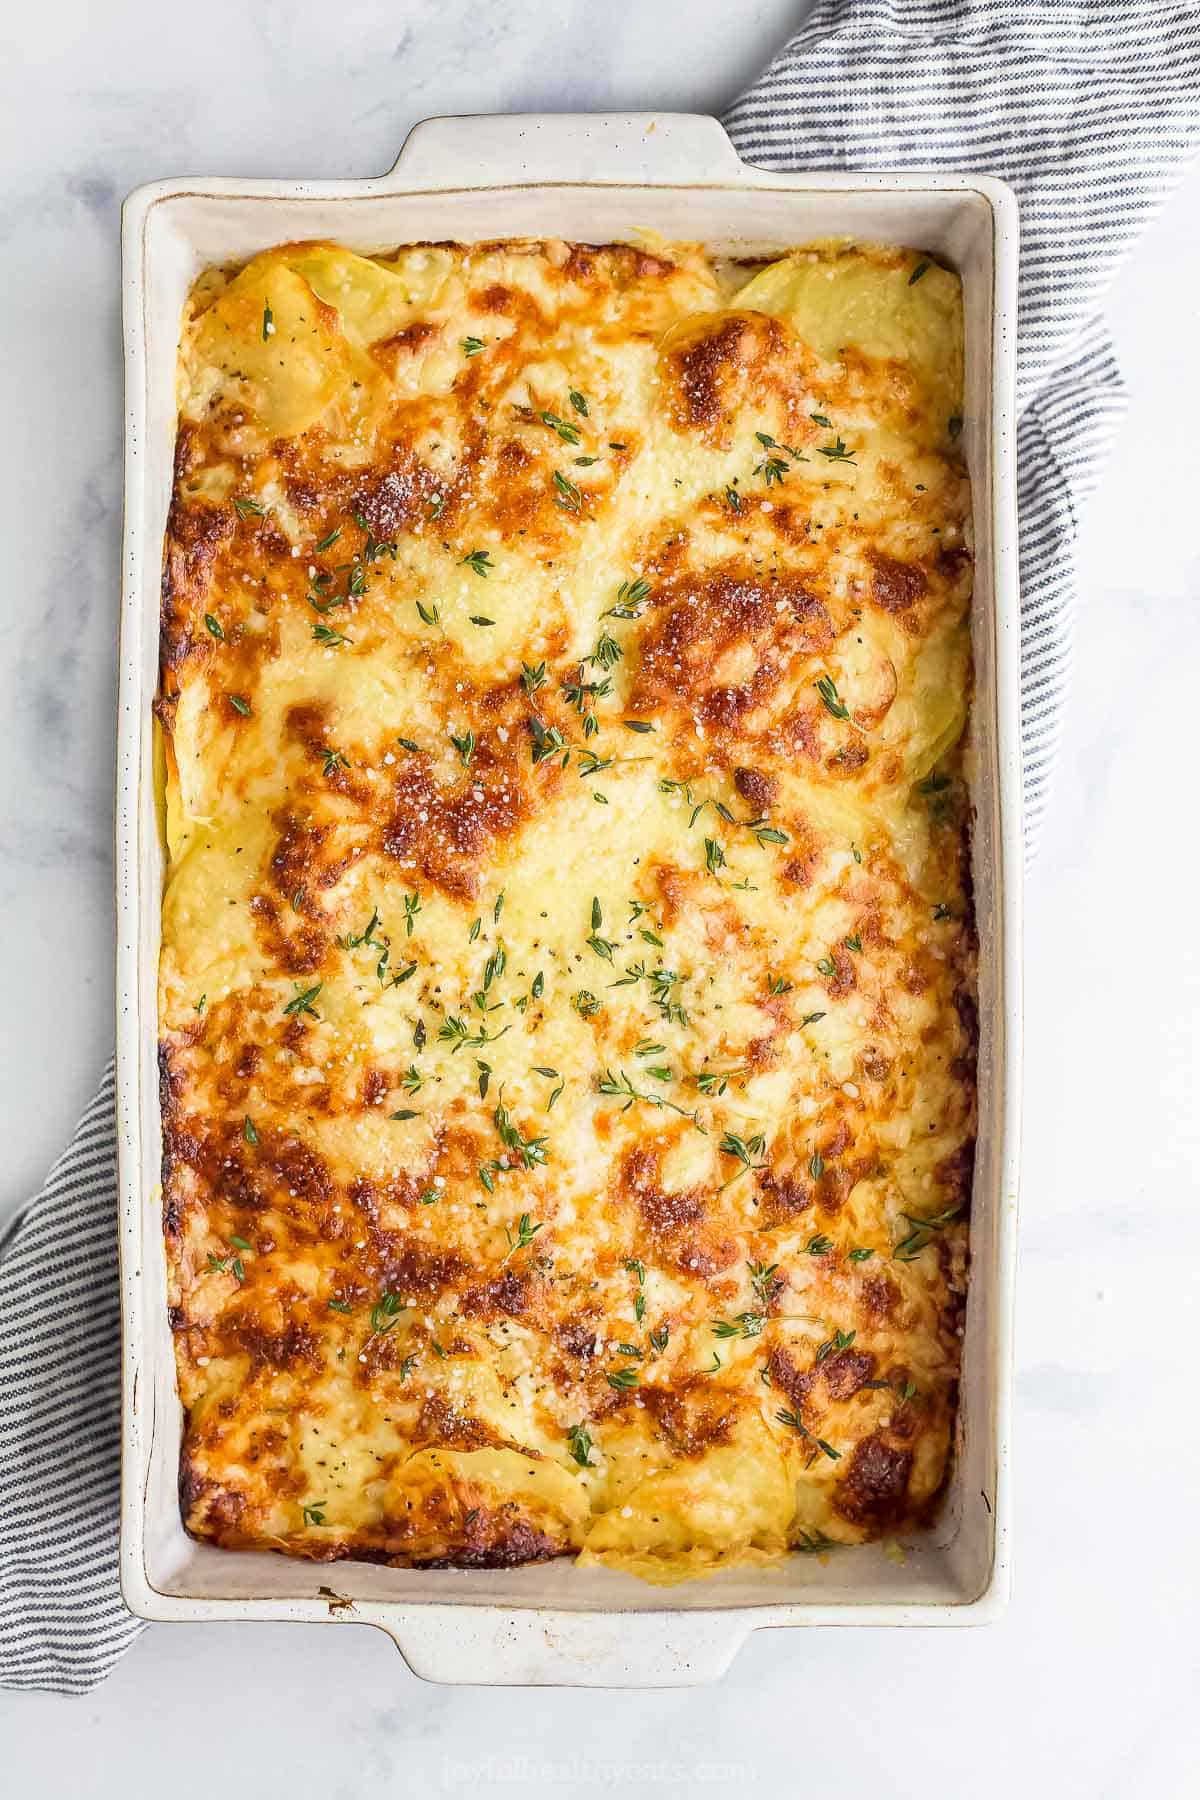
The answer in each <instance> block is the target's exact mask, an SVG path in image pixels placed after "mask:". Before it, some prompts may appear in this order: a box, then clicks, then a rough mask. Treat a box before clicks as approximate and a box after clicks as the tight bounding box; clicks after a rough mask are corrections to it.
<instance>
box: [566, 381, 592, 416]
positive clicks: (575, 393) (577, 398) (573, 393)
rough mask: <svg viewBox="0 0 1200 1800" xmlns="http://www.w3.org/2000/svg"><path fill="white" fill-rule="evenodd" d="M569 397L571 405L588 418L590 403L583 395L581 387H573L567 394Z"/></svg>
mask: <svg viewBox="0 0 1200 1800" xmlns="http://www.w3.org/2000/svg"><path fill="white" fill-rule="evenodd" d="M567 399H568V400H569V401H570V402H571V405H572V406H573V407H574V408H575V411H576V412H577V413H581V414H582V416H583V417H584V418H585V419H586V418H587V416H588V403H587V401H586V400H585V399H584V397H583V395H582V394H581V393H580V391H579V389H578V388H571V389H570V391H569V393H568V394H567Z"/></svg>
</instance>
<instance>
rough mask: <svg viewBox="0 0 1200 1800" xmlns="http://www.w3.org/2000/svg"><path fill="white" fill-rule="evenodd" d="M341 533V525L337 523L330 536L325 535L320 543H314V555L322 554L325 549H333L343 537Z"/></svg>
mask: <svg viewBox="0 0 1200 1800" xmlns="http://www.w3.org/2000/svg"><path fill="white" fill-rule="evenodd" d="M341 535H342V528H341V526H340V525H335V526H334V528H333V530H332V531H331V532H330V533H329V536H328V537H323V538H322V539H321V541H320V543H319V544H314V545H313V555H314V556H320V555H321V554H322V552H323V551H325V550H332V549H333V546H334V545H335V544H336V543H337V541H338V539H339V538H340V537H341Z"/></svg>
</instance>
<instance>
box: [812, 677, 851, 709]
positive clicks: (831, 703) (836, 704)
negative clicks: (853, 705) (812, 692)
mask: <svg viewBox="0 0 1200 1800" xmlns="http://www.w3.org/2000/svg"><path fill="white" fill-rule="evenodd" d="M813 685H814V686H815V688H816V690H817V692H818V694H820V696H821V698H822V700H823V701H824V702H825V708H826V711H828V712H831V713H832V714H833V716H834V718H835V719H848V718H849V717H850V709H849V708H848V707H847V706H846V705H845V704H844V703H843V701H842V700H841V698H840V697H839V695H838V691H837V688H836V687H835V686H834V684H833V682H832V681H831V680H830V678H829V676H828V675H822V676H821V678H820V680H819V681H816V682H814V684H813Z"/></svg>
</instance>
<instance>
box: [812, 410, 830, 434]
mask: <svg viewBox="0 0 1200 1800" xmlns="http://www.w3.org/2000/svg"><path fill="white" fill-rule="evenodd" d="M808 416H809V418H810V419H811V420H812V422H813V424H814V425H823V426H824V427H825V429H826V431H832V430H833V420H832V419H827V418H826V417H825V414H824V413H809V415H808Z"/></svg>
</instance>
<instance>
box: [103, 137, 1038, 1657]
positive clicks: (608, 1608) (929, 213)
mask: <svg viewBox="0 0 1200 1800" xmlns="http://www.w3.org/2000/svg"><path fill="white" fill-rule="evenodd" d="M646 229H649V230H652V231H655V232H658V233H660V234H661V235H662V236H663V237H665V238H667V239H690V240H699V241H701V242H703V243H705V244H706V245H707V246H709V247H710V248H711V249H712V250H715V251H717V252H719V253H734V254H739V255H751V256H753V255H759V254H768V253H771V252H776V251H779V250H782V249H786V248H788V247H789V246H791V245H795V244H800V243H804V242H806V241H809V240H811V239H814V238H821V237H828V236H841V235H854V236H862V237H866V238H878V239H886V240H891V241H894V242H900V243H904V244H907V245H910V246H913V247H915V248H920V249H925V250H932V251H933V252H935V253H936V254H937V255H938V256H939V257H941V258H943V259H944V260H945V261H947V262H948V263H950V264H952V265H953V266H954V267H955V268H957V269H958V270H959V271H960V272H961V274H962V279H963V286H964V295H965V307H966V346H967V357H966V397H965V407H964V412H965V419H966V424H965V429H964V432H963V443H964V446H965V450H966V455H967V460H968V463H969V466H970V471H971V477H972V482H973V488H974V507H975V530H976V539H977V553H978V561H977V572H976V585H975V602H974V643H975V670H976V695H975V710H974V723H973V743H974V753H973V757H972V765H973V781H974V804H975V810H976V820H975V833H974V857H975V881H976V904H977V909H978V921H979V936H980V948H981V964H980V1014H981V1037H980V1047H979V1048H980V1057H979V1086H980V1113H981V1116H980V1133H979V1156H978V1162H977V1169H976V1177H975V1192H974V1202H973V1215H972V1274H971V1287H970V1298H969V1303H968V1307H967V1325H966V1338H965V1345H964V1367H963V1392H962V1407H961V1421H960V1431H959V1443H958V1451H957V1459H956V1465H955V1473H954V1477H953V1482H952V1486H951V1490H950V1494H949V1498H948V1503H947V1506H946V1509H945V1512H944V1515H943V1517H942V1520H941V1522H940V1524H939V1526H938V1527H937V1529H936V1530H935V1531H933V1532H932V1533H930V1534H929V1535H928V1536H927V1537H924V1538H921V1537H918V1538H916V1539H915V1540H914V1541H913V1542H912V1544H911V1547H910V1548H909V1549H908V1551H907V1554H906V1555H905V1556H904V1557H903V1558H902V1559H900V1558H897V1557H896V1556H895V1554H894V1552H893V1553H892V1554H888V1553H887V1552H885V1551H884V1550H882V1549H879V1548H869V1549H863V1550H859V1551H849V1552H845V1553H840V1554H837V1555H833V1556H830V1557H828V1558H824V1559H818V1558H816V1557H813V1556H803V1555H797V1556H795V1557H793V1558H791V1559H790V1560H789V1562H788V1564H787V1565H786V1566H785V1567H783V1568H781V1569H777V1570H774V1571H768V1572H762V1571H747V1572H744V1573H739V1572H736V1571H729V1572H726V1573H724V1574H722V1575H719V1576H716V1577H713V1578H711V1579H708V1580H705V1581H700V1582H693V1583H690V1584H684V1585H683V1586H679V1587H675V1588H670V1589H660V1588H654V1587H649V1586H646V1585H644V1584H642V1583H641V1582H639V1581H637V1580H636V1579H635V1578H633V1577H631V1576H624V1575H619V1574H616V1573H614V1572H612V1571H610V1570H605V1569H578V1568H575V1567H574V1566H572V1565H570V1564H569V1563H566V1562H556V1563H552V1564H542V1565H538V1566H532V1567H527V1568H522V1569H515V1570H487V1571H478V1572H477V1571H470V1572H463V1571H455V1570H438V1571H410V1570H400V1569H388V1568H381V1567H377V1566H374V1565H370V1564H365V1563H354V1562H342V1563H335V1564H325V1565H322V1564H320V1563H307V1562H301V1561H295V1560H291V1559H287V1558H283V1557H275V1556H271V1555H268V1554H261V1555H260V1554H253V1555H238V1554H231V1553H229V1552H227V1551H221V1550H216V1549H212V1548H210V1547H208V1546H205V1545H201V1544H197V1543H194V1542H193V1541H192V1540H191V1539H190V1538H188V1537H187V1536H186V1534H185V1533H184V1530H183V1527H182V1525H181V1523H180V1515H179V1503H178V1492H177V1467H178V1460H179V1440H180V1427H181V1416H180V1406H179V1401H178V1398H177V1395H176V1389H175V1368H174V1360H173V1352H172V1344H171V1334H170V1331H169V1329H168V1325H167V1317H166V1304H165V1298H164V1294H165V1289H164V1267H163V1252H162V1237H161V1220H160V1207H161V1194H160V1188H159V1176H160V1165H161V1140H160V1122H159V1108H158V1084H157V1071H156V1055H155V1052H156V1037H157V1030H156V995H155V972H156V964H157V959H158V942H159V898H160V891H161V882H162V871H163V852H162V846H161V841H160V830H159V824H158V817H157V808H156V802H155V779H154V755H153V733H152V727H151V710H150V708H151V700H152V698H153V695H154V692H155V684H156V679H157V671H158V611H159V609H158V598H159V583H160V570H161V558H162V541H163V530H164V525H165V521H166V512H167V503H168V498H169V493H170V485H171V469H172V453H173V443H174V434H175V359H176V348H177V340H178V336H179V325H180V312H181V308H182V306H183V302H184V298H185V295H186V293H187V290H188V287H189V285H190V283H191V282H192V280H193V278H194V277H195V275H196V274H197V273H198V272H199V270H201V269H202V268H204V267H205V266H206V265H208V264H210V263H222V262H228V261H230V260H232V259H236V258H243V257H248V256H250V255H252V254H253V253H254V252H255V251H258V250H261V249H264V248H265V247H267V246H268V245H272V244H276V243H280V242H284V241H287V240H289V239H297V238H317V237H333V238H338V239H340V240H341V241H343V242H345V243H347V244H349V245H351V246H352V247H354V248H357V249H365V250H377V249H383V248H386V247H390V246H394V245H396V244H402V243H405V242H411V241H415V240H421V239H426V240H428V239H446V238H453V239H458V240H460V241H466V242H470V241H472V240H478V239H482V238H498V237H507V236H525V235H547V236H561V237H565V238H573V239H583V240H585V241H588V242H593V243H606V242H609V241H612V240H621V239H628V238H630V237H631V235H633V234H635V233H638V232H640V231H643V230H646ZM123 231H124V237H123V254H124V273H123V282H124V324H125V366H126V431H127V437H126V449H125V538H124V558H125V562H124V587H123V604H122V625H121V678H120V741H119V774H118V792H117V866H118V931H119V946H118V977H117V979H118V990H117V1007H118V1012H117V1025H118V1032H117V1075H118V1098H117V1110H118V1124H119V1136H120V1172H121V1269H122V1295H123V1308H124V1408H123V1433H124V1464H123V1467H124V1480H123V1501H122V1544H121V1580H122V1585H123V1589H124V1594H125V1599H126V1601H127V1603H128V1605H129V1606H130V1608H131V1609H132V1610H133V1611H134V1612H135V1613H138V1614H140V1615H141V1616H142V1617H144V1618H147V1619H186V1620H201V1619H298V1620H308V1621H313V1622H317V1621H328V1620H338V1621H343V1622H344V1621H347V1620H358V1621H362V1622H364V1623H367V1624H371V1625H378V1626H381V1627H382V1628H383V1629H384V1630H385V1631H387V1632H388V1633H389V1634H390V1635H391V1636H392V1637H393V1638H394V1639H395V1641H396V1643H397V1644H398V1645H399V1647H400V1649H401V1651H402V1652H403V1654H404V1656H405V1658H406V1659H407V1661H408V1662H409V1664H410V1665H411V1667H412V1668H413V1669H415V1670H416V1672H417V1673H418V1674H420V1675H424V1676H427V1677H430V1678H433V1679H436V1680H442V1681H459V1682H513V1683H546V1682H557V1683H564V1684H567V1683H570V1684H596V1685H609V1686H639V1685H648V1686H649V1685H674V1684H682V1683H687V1682H696V1681H704V1680H708V1679H712V1678H713V1677H714V1676H716V1675H718V1674H719V1673H720V1672H721V1671H722V1670H723V1669H724V1668H725V1667H726V1666H727V1665H728V1664H729V1662H730V1660H731V1658H732V1657H733V1655H734V1654H735V1652H736V1651H737V1649H738V1646H739V1645H740V1644H741V1643H742V1642H743V1640H744V1639H745V1637H746V1636H747V1634H748V1633H749V1632H751V1631H754V1630H756V1629H758V1628H759V1627H762V1626H768V1625H770V1626H779V1625H846V1624H860V1625H967V1624H976V1623H979V1622H981V1621H983V1620H987V1619H991V1618H994V1617H995V1616H996V1614H997V1612H998V1611H999V1610H1000V1608H1001V1607H1002V1606H1003V1603H1004V1600H1005V1597H1006V1593H1007V1587H1008V1579H1009V1575H1008V1567H1009V1565H1008V1529H1009V1480H1008V1432H1009V1424H1008V1421H1009V1375H1010V1363H1011V1347H1010V1332H1011V1320H1012V1306H1013V1275H1014V1252H1015V1227H1016V1205H1017V1198H1016V1182H1017V1104H1018V1086H1017V1074H1018V1058H1019V1034H1020V1012H1019V998H1020V996H1019V982H1020V969H1019V942H1020V881H1021V847H1020V797H1021V780H1020V760H1019V758H1020V752H1019V738H1018V720H1017V704H1018V589H1017V540H1016V507H1015V497H1014V478H1013V436H1014V419H1013V361H1014V348H1015V329H1016V267H1017V216H1016V204H1015V201H1014V199H1013V196H1012V194H1011V193H1010V192H1009V190H1008V189H1007V188H1005V187H1004V186H1003V185H1002V184H1001V183H1000V182H997V181H991V180H988V179H986V178H983V177H979V176H974V175H964V176H955V175H920V174H907V175H888V174H877V175H812V174H807V175H769V174H764V173H762V172H761V171H759V170H757V169H753V168H750V167H748V166H747V165H745V164H744V163H742V162H741V161H739V159H738V157H737V156H736V154H735V153H734V150H733V148H732V146H731V145H730V143H729V140H728V139H727V137H726V136H725V134H724V132H723V131H722V130H721V128H720V126H719V125H718V124H717V123H716V122H715V121H714V120H712V119H707V118H701V117H694V116H688V115H680V114H676V115H670V114H666V115H664V114H614V115H602V116H595V117H581V116H565V115H564V116H531V117H515V116H509V117H481V118H465V119H431V120H428V121H426V123H424V124H422V125H418V126H417V127H416V129H415V130H414V131H413V132H412V133H411V135H410V136H409V138H408V140H407V142H406V143H405V145H404V148H403V150H402V152H401V154H400V157H399V159H398V161H397V163H396V166H395V168H394V169H392V171H391V173H390V174H388V175H385V176H383V177H381V178H380V179H378V180H372V181H361V182H257V181H226V180H213V181H169V182H156V183H154V184H152V185H150V186H148V187H142V188H139V189H138V190H137V191H136V192H135V193H134V194H132V195H131V196H130V197H129V199H128V200H127V202H126V204H125V212H124V225H123Z"/></svg>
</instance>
